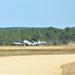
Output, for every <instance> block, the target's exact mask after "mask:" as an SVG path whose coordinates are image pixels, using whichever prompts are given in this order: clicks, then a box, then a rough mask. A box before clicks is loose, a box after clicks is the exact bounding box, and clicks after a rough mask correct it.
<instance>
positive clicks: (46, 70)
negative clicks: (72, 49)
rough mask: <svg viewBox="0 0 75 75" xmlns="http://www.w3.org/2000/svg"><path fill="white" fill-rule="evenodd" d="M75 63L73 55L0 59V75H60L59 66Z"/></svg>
mask: <svg viewBox="0 0 75 75" xmlns="http://www.w3.org/2000/svg"><path fill="white" fill-rule="evenodd" d="M73 61H75V55H33V56H13V57H1V58H0V75H1V74H2V75H12V74H13V75H27V74H30V75H31V74H32V75H33V74H34V75H35V74H37V75H38V74H42V75H43V74H44V75H47V74H49V75H61V72H62V71H61V68H60V66H61V65H62V64H65V63H69V62H73Z"/></svg>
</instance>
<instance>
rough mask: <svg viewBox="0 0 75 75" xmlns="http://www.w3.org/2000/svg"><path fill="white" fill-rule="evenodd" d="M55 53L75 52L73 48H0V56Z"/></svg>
mask: <svg viewBox="0 0 75 75" xmlns="http://www.w3.org/2000/svg"><path fill="white" fill-rule="evenodd" d="M53 54H54V55H55V54H58V55H59V54H75V49H73V50H71V49H69V50H66V49H65V50H55V49H54V50H53V49H52V50H51V49H50V50H49V49H48V50H41V49H40V50H37V49H35V50H30V49H29V50H26V49H25V50H23V49H18V50H14V49H13V50H11V49H10V50H0V56H19V55H53Z"/></svg>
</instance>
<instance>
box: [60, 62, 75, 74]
mask: <svg viewBox="0 0 75 75" xmlns="http://www.w3.org/2000/svg"><path fill="white" fill-rule="evenodd" d="M61 68H62V75H75V62H72V63H68V64H64V65H62V66H61Z"/></svg>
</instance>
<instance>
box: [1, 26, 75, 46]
mask: <svg viewBox="0 0 75 75" xmlns="http://www.w3.org/2000/svg"><path fill="white" fill-rule="evenodd" d="M24 39H28V40H29V41H33V40H34V41H39V40H40V41H46V42H47V43H48V44H47V45H68V44H70V43H74V42H75V27H66V28H64V29H59V28H54V27H45V28H43V27H42V28H40V27H39V28H24V27H23V28H22V27H19V28H18V27H14V28H12V27H11V28H0V45H11V44H12V43H13V42H22V41H23V40H24Z"/></svg>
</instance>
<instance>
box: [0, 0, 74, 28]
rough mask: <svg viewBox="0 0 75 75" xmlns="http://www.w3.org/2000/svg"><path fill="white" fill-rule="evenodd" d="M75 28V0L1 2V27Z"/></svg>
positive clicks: (1, 0)
mask: <svg viewBox="0 0 75 75" xmlns="http://www.w3.org/2000/svg"><path fill="white" fill-rule="evenodd" d="M50 26H52V27H56V28H65V27H75V0H0V27H50Z"/></svg>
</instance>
